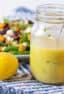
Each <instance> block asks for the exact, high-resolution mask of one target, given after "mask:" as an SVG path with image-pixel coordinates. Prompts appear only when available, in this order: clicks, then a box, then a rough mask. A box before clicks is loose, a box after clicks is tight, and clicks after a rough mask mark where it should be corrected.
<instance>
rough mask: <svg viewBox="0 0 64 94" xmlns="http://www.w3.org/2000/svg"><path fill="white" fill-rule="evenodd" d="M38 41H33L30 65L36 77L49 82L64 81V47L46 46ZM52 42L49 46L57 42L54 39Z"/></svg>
mask: <svg viewBox="0 0 64 94" xmlns="http://www.w3.org/2000/svg"><path fill="white" fill-rule="evenodd" d="M36 40H37V39H36ZM40 41H41V40H40ZM36 43H37V41H35V40H34V43H31V52H30V66H31V70H32V73H33V75H34V76H35V78H36V79H37V80H39V81H42V82H47V83H62V82H64V49H61V48H53V47H51V48H49V47H47V48H45V47H43V46H42V45H41V44H39V43H37V44H36ZM41 43H42V42H41ZM50 43H52V44H49V46H50V45H53V43H55V42H53V40H52V42H50Z"/></svg>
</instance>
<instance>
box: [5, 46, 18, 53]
mask: <svg viewBox="0 0 64 94" xmlns="http://www.w3.org/2000/svg"><path fill="white" fill-rule="evenodd" d="M16 50H18V47H16V46H8V47H6V48H5V49H4V52H9V51H16Z"/></svg>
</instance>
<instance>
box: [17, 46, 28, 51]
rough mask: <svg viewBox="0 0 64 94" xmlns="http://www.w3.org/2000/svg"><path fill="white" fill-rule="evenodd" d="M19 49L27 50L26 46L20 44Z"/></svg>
mask: <svg viewBox="0 0 64 94" xmlns="http://www.w3.org/2000/svg"><path fill="white" fill-rule="evenodd" d="M18 50H19V51H25V50H26V46H24V45H20V46H19V49H18Z"/></svg>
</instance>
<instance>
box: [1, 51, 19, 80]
mask: <svg viewBox="0 0 64 94" xmlns="http://www.w3.org/2000/svg"><path fill="white" fill-rule="evenodd" d="M18 66H19V64H18V60H17V58H16V57H15V56H14V55H12V54H10V53H6V52H0V80H5V79H9V78H10V77H12V76H13V75H14V74H15V73H16V71H17V69H18Z"/></svg>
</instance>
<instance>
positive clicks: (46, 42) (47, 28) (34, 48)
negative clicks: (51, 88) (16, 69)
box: [30, 4, 64, 84]
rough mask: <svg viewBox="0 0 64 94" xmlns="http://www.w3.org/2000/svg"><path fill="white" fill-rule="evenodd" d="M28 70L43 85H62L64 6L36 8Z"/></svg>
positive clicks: (63, 78)
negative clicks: (29, 69)
mask: <svg viewBox="0 0 64 94" xmlns="http://www.w3.org/2000/svg"><path fill="white" fill-rule="evenodd" d="M30 46H31V50H30V68H31V71H32V74H33V76H34V77H35V78H36V79H37V80H39V81H41V82H44V83H50V84H63V83H64V5H63V4H44V5H41V6H39V7H38V8H37V10H36V16H35V23H34V26H33V28H32V32H31V45H30Z"/></svg>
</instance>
